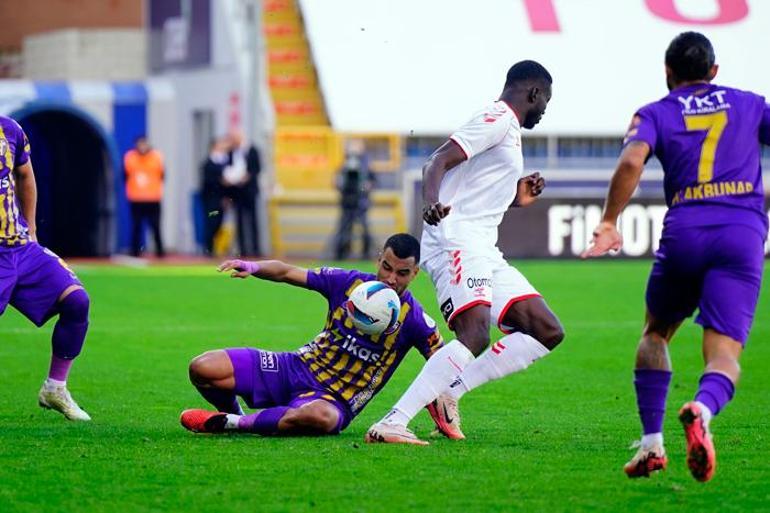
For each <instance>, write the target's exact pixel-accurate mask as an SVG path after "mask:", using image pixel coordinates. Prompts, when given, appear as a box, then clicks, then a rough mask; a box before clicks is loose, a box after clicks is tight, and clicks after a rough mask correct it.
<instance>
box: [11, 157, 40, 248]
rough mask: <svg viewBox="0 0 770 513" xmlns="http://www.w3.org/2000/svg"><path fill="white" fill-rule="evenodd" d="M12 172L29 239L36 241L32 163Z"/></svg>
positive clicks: (18, 167) (35, 199) (35, 195)
mask: <svg viewBox="0 0 770 513" xmlns="http://www.w3.org/2000/svg"><path fill="white" fill-rule="evenodd" d="M13 172H14V174H15V175H16V186H17V187H18V195H19V196H18V198H19V203H20V204H21V211H22V214H23V215H24V219H26V221H27V227H28V229H29V238H30V239H32V240H33V241H37V225H36V224H35V214H36V209H37V184H36V183H35V173H34V172H33V171H32V161H31V160H28V161H27V162H25V163H24V164H22V165H20V166H17V167H16V168H15V169H14V170H13Z"/></svg>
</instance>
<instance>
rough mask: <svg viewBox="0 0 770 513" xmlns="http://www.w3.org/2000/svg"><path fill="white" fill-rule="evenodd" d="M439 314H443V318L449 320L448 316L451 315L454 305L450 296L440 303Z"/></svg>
mask: <svg viewBox="0 0 770 513" xmlns="http://www.w3.org/2000/svg"><path fill="white" fill-rule="evenodd" d="M440 308H441V315H443V316H444V320H445V321H447V322H449V316H451V315H452V312H454V311H455V305H454V303H452V298H451V297H450V298H449V299H447V300H446V301H444V302H443V303H441V307H440Z"/></svg>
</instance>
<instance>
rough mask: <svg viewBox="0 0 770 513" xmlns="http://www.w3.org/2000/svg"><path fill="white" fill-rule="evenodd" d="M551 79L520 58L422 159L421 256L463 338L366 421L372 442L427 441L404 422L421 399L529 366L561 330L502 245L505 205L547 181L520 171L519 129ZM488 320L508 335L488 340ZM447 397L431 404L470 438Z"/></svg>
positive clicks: (458, 434)
mask: <svg viewBox="0 0 770 513" xmlns="http://www.w3.org/2000/svg"><path fill="white" fill-rule="evenodd" d="M551 82H552V79H551V75H550V74H549V73H548V71H547V70H546V69H545V68H544V67H543V66H542V65H540V64H539V63H537V62H534V61H521V62H518V63H516V64H514V65H513V66H512V67H511V68H510V69H509V70H508V73H507V76H506V80H505V86H504V88H503V92H502V94H501V95H500V99H499V100H498V101H496V102H494V103H492V104H490V105H488V106H486V107H485V108H484V109H482V110H481V111H479V112H478V113H477V114H476V115H474V116H473V118H471V120H470V121H468V123H466V124H465V125H464V126H463V127H461V128H460V129H459V130H458V131H457V132H455V133H454V134H452V136H450V138H449V140H448V141H447V142H445V143H444V144H443V145H442V146H441V147H439V148H438V149H437V150H436V151H435V152H434V153H433V155H431V157H430V158H429V159H428V161H427V162H426V163H425V165H424V166H423V188H422V193H423V219H424V221H425V223H424V225H423V234H422V241H421V253H422V260H421V262H420V263H421V266H422V267H423V268H424V269H425V270H426V271H427V272H428V274H430V276H431V279H432V280H433V284H434V285H435V287H436V293H437V296H438V302H439V305H440V308H441V313H442V315H443V316H444V319H445V320H446V322H447V324H448V326H449V328H450V329H451V330H452V331H454V333H455V336H456V339H455V340H453V341H451V342H450V343H449V344H447V345H446V346H444V347H443V348H442V349H440V350H439V351H437V352H436V353H434V355H433V356H432V357H431V358H430V359H429V360H428V361H427V362H426V364H425V366H424V367H423V369H422V371H421V372H420V374H419V375H418V376H417V378H416V379H415V380H414V382H413V383H412V384H411V385H410V386H409V389H408V390H407V391H406V393H405V394H404V395H403V396H402V397H401V399H400V400H399V401H398V402H397V403H396V405H395V406H394V407H393V409H392V410H391V411H390V412H389V413H388V414H387V415H386V416H385V417H384V418H383V419H382V420H381V421H380V422H378V423H376V424H374V425H373V426H372V427H371V428H370V429H369V431H368V433H367V435H366V441H367V442H386V443H412V444H425V443H426V442H424V441H422V440H419V439H418V438H417V437H416V436H415V435H414V434H413V433H412V432H411V431H409V429H408V428H407V425H408V423H409V421H410V420H411V419H412V418H413V417H414V415H416V414H417V412H418V411H419V410H420V409H421V408H423V407H424V406H426V405H428V407H429V408H430V407H433V408H436V406H435V403H434V404H433V406H432V404H431V403H432V402H433V401H434V400H435V399H436V398H437V397H438V396H439V394H441V393H443V392H447V393H448V394H449V395H450V396H451V397H453V398H454V399H455V401H456V400H458V399H459V398H460V397H461V396H462V395H463V394H465V393H466V392H468V391H470V390H472V389H474V388H476V387H478V386H480V385H482V384H484V383H486V382H488V381H492V380H494V379H499V378H502V377H504V376H507V375H508V374H512V373H514V372H518V371H521V370H523V369H525V368H526V367H528V366H529V365H530V364H531V363H532V362H534V361H535V360H537V359H539V358H542V357H543V356H545V355H547V354H548V353H549V352H550V351H552V350H553V349H554V348H555V347H556V346H557V345H558V344H559V343H560V342H561V341H562V339H563V338H564V330H563V328H562V326H561V323H560V322H559V319H558V318H557V317H556V316H555V315H554V314H553V312H552V311H551V310H550V308H548V305H547V304H546V302H545V301H544V300H543V298H542V297H541V295H540V294H539V293H538V292H537V290H535V288H534V287H533V286H532V285H531V284H530V283H529V282H528V281H527V279H526V278H525V277H524V276H523V275H522V274H521V273H520V272H519V271H517V270H516V269H515V268H514V267H512V266H510V265H508V263H507V262H506V261H505V260H504V259H503V255H502V253H501V252H500V250H499V249H498V248H497V230H498V226H499V225H500V222H501V221H502V219H503V214H505V211H506V210H508V208H510V207H526V206H528V205H531V204H532V203H534V202H535V201H536V199H537V197H538V196H539V195H540V193H542V191H543V189H544V187H545V180H544V179H543V178H541V177H540V175H539V173H534V174H531V175H529V176H523V164H524V163H523V157H522V153H521V129H522V128H527V129H531V128H533V127H534V126H535V125H536V124H537V123H538V122H539V121H540V119H541V118H542V116H543V114H544V113H545V108H546V105H547V104H548V101H549V100H550V99H551ZM490 320H491V321H492V322H494V323H495V324H496V325H497V326H498V327H499V328H500V330H501V331H503V333H505V335H504V336H503V337H502V338H501V339H500V340H499V341H497V342H495V343H494V344H493V345H492V346H491V347H489V348H488V349H487V346H489V327H490ZM485 349H486V351H485ZM454 405H456V402H455V403H454ZM445 406H446V403H445V404H444V407H442V408H441V410H442V411H440V412H434V411H432V412H431V413H432V414H433V416H434V419H437V418H441V419H443V423H442V424H439V429H440V430H441V431H442V432H443V433H444V434H445V435H447V436H449V437H450V438H453V439H462V438H465V436H464V435H463V433H462V431H461V430H460V426H459V425H458V424H457V420H456V418H457V416H456V415H454V414H453V411H452V410H453V408H452V407H451V405H450V408H448V409H447V408H446V407H445Z"/></svg>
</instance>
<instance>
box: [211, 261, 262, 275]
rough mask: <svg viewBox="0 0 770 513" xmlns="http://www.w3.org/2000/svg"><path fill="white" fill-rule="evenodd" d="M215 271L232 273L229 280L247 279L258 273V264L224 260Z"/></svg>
mask: <svg viewBox="0 0 770 513" xmlns="http://www.w3.org/2000/svg"><path fill="white" fill-rule="evenodd" d="M217 271H219V272H225V271H233V272H232V273H230V278H248V277H249V276H252V275H254V274H256V273H257V271H259V264H258V263H257V262H247V261H246V260H225V261H224V262H222V264H221V265H220V266H219V267H217Z"/></svg>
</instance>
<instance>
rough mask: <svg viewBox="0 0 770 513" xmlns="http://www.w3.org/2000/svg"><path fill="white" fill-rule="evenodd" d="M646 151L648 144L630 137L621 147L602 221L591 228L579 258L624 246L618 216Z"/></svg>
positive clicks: (638, 175)
mask: <svg viewBox="0 0 770 513" xmlns="http://www.w3.org/2000/svg"><path fill="white" fill-rule="evenodd" d="M649 153H650V146H649V145H648V144H647V143H646V142H642V141H633V142H631V143H629V144H628V146H626V147H625V149H623V152H622V153H621V154H620V158H619V159H618V165H617V167H616V168H615V173H614V174H613V175H612V179H611V180H610V188H609V192H608V193H607V199H606V200H605V202H604V214H603V215H602V222H601V223H599V226H597V227H596V229H595V230H594V232H593V239H592V240H591V243H590V244H589V246H588V249H586V250H585V251H584V252H583V253H582V254H581V255H580V256H581V258H588V257H598V256H602V255H605V254H607V252H609V251H618V250H619V249H620V248H621V247H622V246H623V238H622V237H621V235H620V232H618V228H617V224H618V217H620V214H621V212H623V209H624V208H626V205H627V204H628V202H629V201H630V200H631V196H633V194H634V191H635V190H636V188H637V187H638V186H639V180H640V179H641V177H642V171H643V170H644V162H645V160H647V156H648V155H649Z"/></svg>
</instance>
